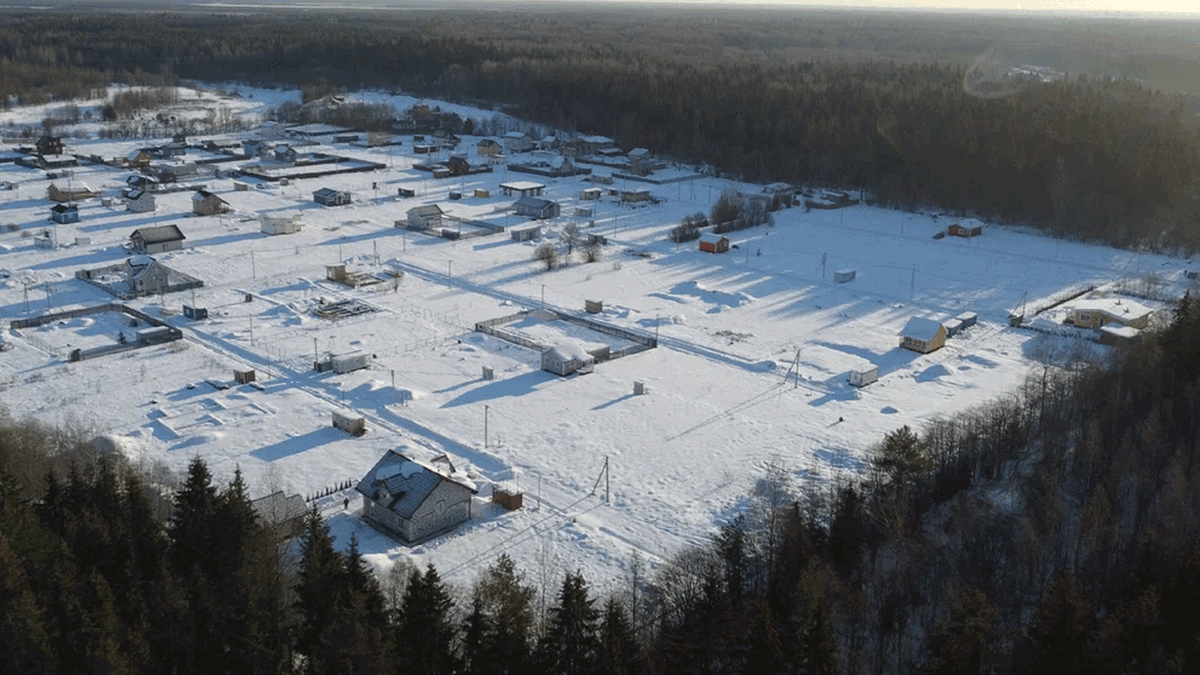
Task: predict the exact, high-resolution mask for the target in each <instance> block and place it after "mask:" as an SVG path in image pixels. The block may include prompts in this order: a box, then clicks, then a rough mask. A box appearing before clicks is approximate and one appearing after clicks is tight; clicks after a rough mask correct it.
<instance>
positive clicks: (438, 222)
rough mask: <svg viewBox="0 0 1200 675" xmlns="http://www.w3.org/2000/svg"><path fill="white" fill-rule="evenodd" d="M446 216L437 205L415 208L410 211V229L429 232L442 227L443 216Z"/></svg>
mask: <svg viewBox="0 0 1200 675" xmlns="http://www.w3.org/2000/svg"><path fill="white" fill-rule="evenodd" d="M443 215H445V214H444V212H443V211H442V208H441V207H440V206H438V205H437V204H426V205H424V206H414V207H413V208H411V209H409V210H408V225H407V226H406V227H408V229H410V230H428V229H430V228H438V227H441V226H442V216H443Z"/></svg>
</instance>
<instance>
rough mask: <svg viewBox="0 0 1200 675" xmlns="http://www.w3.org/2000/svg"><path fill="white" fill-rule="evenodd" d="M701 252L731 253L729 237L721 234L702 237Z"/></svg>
mask: <svg viewBox="0 0 1200 675" xmlns="http://www.w3.org/2000/svg"><path fill="white" fill-rule="evenodd" d="M700 250H701V251H705V252H707V253H726V252H728V251H729V237H726V236H725V235H721V234H706V235H704V236H702V237H700Z"/></svg>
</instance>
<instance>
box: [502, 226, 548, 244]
mask: <svg viewBox="0 0 1200 675" xmlns="http://www.w3.org/2000/svg"><path fill="white" fill-rule="evenodd" d="M509 236H510V237H511V238H512V240H513V241H534V240H536V239H541V238H542V226H541V225H534V226H533V227H514V228H513V229H511V230H509Z"/></svg>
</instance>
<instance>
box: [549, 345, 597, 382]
mask: <svg viewBox="0 0 1200 675" xmlns="http://www.w3.org/2000/svg"><path fill="white" fill-rule="evenodd" d="M595 365H596V358H595V357H594V356H592V355H591V354H589V353H587V350H585V349H584V348H583V346H582V345H580V344H579V343H578V342H573V341H569V340H567V341H563V342H560V343H558V344H556V345H554V346H552V347H547V348H546V349H545V350H543V351H542V370H548V371H550V372H552V373H554V374H556V375H562V376H564V377H565V376H567V375H570V374H571V373H575V372H579V373H590V372H592V367H593V366H595Z"/></svg>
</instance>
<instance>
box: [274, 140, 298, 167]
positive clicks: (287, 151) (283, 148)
mask: <svg viewBox="0 0 1200 675" xmlns="http://www.w3.org/2000/svg"><path fill="white" fill-rule="evenodd" d="M299 156H300V153H298V152H296V149H295V148H293V147H292V146H290V145H277V146H275V161H276V162H283V163H284V164H295V163H296V158H297V157H299Z"/></svg>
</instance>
